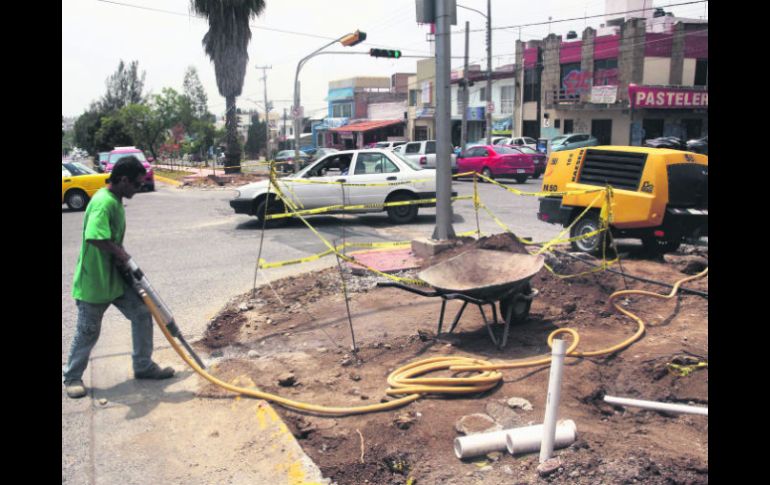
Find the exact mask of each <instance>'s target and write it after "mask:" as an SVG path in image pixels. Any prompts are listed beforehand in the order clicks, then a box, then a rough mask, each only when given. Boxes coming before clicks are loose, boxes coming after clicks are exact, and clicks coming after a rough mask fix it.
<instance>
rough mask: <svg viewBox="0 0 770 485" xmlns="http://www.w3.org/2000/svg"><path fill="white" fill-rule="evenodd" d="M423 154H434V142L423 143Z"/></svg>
mask: <svg viewBox="0 0 770 485" xmlns="http://www.w3.org/2000/svg"><path fill="white" fill-rule="evenodd" d="M425 153H427V154H431V153H436V142H435V141H428V142H425Z"/></svg>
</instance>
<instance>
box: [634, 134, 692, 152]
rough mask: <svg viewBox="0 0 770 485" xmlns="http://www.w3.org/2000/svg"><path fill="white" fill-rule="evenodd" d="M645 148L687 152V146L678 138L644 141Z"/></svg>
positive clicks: (667, 137) (666, 137)
mask: <svg viewBox="0 0 770 485" xmlns="http://www.w3.org/2000/svg"><path fill="white" fill-rule="evenodd" d="M644 146H646V147H649V148H671V149H673V150H687V144H686V143H685V142H684V141H682V140H681V139H680V138H678V137H676V136H659V137H658V138H649V139H647V140H644Z"/></svg>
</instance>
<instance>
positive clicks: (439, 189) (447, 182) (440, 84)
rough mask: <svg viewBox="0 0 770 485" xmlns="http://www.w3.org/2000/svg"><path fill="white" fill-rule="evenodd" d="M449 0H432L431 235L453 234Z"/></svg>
mask: <svg viewBox="0 0 770 485" xmlns="http://www.w3.org/2000/svg"><path fill="white" fill-rule="evenodd" d="M449 2H450V0H436V118H435V119H436V228H435V230H434V231H433V239H434V240H439V241H444V240H448V239H454V238H455V231H454V229H453V228H452V159H451V154H450V148H451V144H452V138H451V129H450V123H451V121H450V120H451V111H450V106H451V91H450V84H449V79H450V66H449V59H450V57H451V55H452V47H451V38H450V30H449V29H450V27H449V22H450V9H449Z"/></svg>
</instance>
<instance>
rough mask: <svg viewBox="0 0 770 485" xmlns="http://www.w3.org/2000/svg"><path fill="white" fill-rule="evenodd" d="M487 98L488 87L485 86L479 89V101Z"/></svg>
mask: <svg viewBox="0 0 770 485" xmlns="http://www.w3.org/2000/svg"><path fill="white" fill-rule="evenodd" d="M486 100H487V88H486V87H483V88H481V89H480V90H479V101H486Z"/></svg>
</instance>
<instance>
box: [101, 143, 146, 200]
mask: <svg viewBox="0 0 770 485" xmlns="http://www.w3.org/2000/svg"><path fill="white" fill-rule="evenodd" d="M130 156H134V157H136V158H138V159H139V161H140V162H142V165H144V169H145V170H147V174H146V175H145V176H144V185H142V188H143V189H145V190H148V191H150V192H152V191H153V190H155V174H154V173H153V171H152V166H151V165H150V162H148V161H147V158H146V157H145V156H144V152H143V151H142V150H140V149H138V148H136V147H115V149H114V150H112V151H111V152H110V155H109V158H108V159H107V164H106V165H105V167H104V171H105V172H106V173H110V172H112V167H114V166H115V164H116V163H118V160H120V159H121V158H126V157H130Z"/></svg>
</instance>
